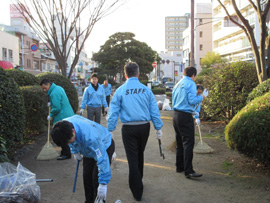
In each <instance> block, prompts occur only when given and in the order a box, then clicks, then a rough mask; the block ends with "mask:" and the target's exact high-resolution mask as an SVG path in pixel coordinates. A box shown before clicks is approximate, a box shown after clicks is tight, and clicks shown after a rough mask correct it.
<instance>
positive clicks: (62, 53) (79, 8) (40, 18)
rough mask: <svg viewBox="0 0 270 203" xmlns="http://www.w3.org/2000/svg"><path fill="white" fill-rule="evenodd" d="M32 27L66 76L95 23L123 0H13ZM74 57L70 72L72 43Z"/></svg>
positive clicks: (76, 60)
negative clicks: (47, 45)
mask: <svg viewBox="0 0 270 203" xmlns="http://www.w3.org/2000/svg"><path fill="white" fill-rule="evenodd" d="M13 1H14V2H15V3H17V4H16V7H17V9H18V10H19V11H20V13H21V14H22V15H23V16H24V18H25V20H26V21H27V22H28V24H29V25H30V27H31V28H32V29H33V30H34V32H35V33H36V34H37V35H38V36H39V37H40V39H41V40H42V41H43V42H47V43H48V44H49V47H48V49H50V50H51V51H52V52H53V54H54V56H55V59H56V61H57V63H58V66H59V69H60V70H61V72H62V74H63V75H64V76H67V74H68V78H70V77H71V75H72V72H73V69H74V67H75V66H76V64H77V63H78V60H79V56H80V53H81V51H82V50H83V47H84V44H85V42H86V40H87V38H88V37H89V36H90V34H91V31H92V30H93V28H94V25H95V24H96V23H97V22H98V21H99V20H100V19H102V18H103V17H105V16H106V15H108V14H110V13H111V12H113V11H114V8H115V7H117V6H118V5H119V4H120V2H121V1H122V0H13ZM74 46H75V57H74V59H73V61H72V63H71V67H70V71H69V73H67V60H68V58H69V57H70V54H71V50H72V47H74Z"/></svg>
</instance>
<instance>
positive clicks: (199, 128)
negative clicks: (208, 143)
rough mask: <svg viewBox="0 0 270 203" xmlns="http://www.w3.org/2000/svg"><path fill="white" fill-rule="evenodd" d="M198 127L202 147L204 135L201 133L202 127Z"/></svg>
mask: <svg viewBox="0 0 270 203" xmlns="http://www.w3.org/2000/svg"><path fill="white" fill-rule="evenodd" d="M197 126H198V130H199V135H200V141H201V145H202V144H203V142H202V133H201V127H200V125H197Z"/></svg>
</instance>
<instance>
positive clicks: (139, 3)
mask: <svg viewBox="0 0 270 203" xmlns="http://www.w3.org/2000/svg"><path fill="white" fill-rule="evenodd" d="M194 1H195V3H211V0H194ZM10 2H11V0H1V11H2V12H1V18H0V24H7V25H9V24H10V20H9V15H10V13H9V4H10ZM185 13H190V0H126V3H125V4H124V5H122V6H121V7H120V8H118V9H117V10H116V11H115V12H113V13H111V14H110V15H109V16H106V17H105V18H103V19H101V20H100V21H98V22H97V23H96V24H95V26H94V28H93V31H92V33H91V35H90V36H89V38H88V40H87V42H86V44H85V50H86V52H87V53H88V55H91V53H92V52H98V51H99V49H100V46H102V45H103V44H104V43H105V42H106V41H107V40H108V39H109V36H111V35H113V34H115V33H116V32H132V33H134V34H135V39H136V40H139V41H141V42H145V43H147V44H148V46H150V47H151V48H152V49H153V50H155V51H157V52H160V51H165V17H167V16H183V15H185Z"/></svg>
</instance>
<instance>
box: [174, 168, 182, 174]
mask: <svg viewBox="0 0 270 203" xmlns="http://www.w3.org/2000/svg"><path fill="white" fill-rule="evenodd" d="M183 171H184V169H178V168H177V169H176V173H182V172H183Z"/></svg>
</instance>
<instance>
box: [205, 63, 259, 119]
mask: <svg viewBox="0 0 270 203" xmlns="http://www.w3.org/2000/svg"><path fill="white" fill-rule="evenodd" d="M257 85H258V78H257V74H256V69H255V66H254V64H253V63H249V62H236V63H231V64H226V65H224V66H220V67H218V68H215V69H213V73H212V75H210V76H209V77H207V81H206V85H205V87H206V88H207V89H208V90H209V96H208V97H207V98H206V99H205V101H203V104H202V106H203V109H204V111H205V113H206V114H207V116H209V117H211V118H212V119H214V120H225V121H229V120H231V119H232V118H233V117H234V115H235V114H236V113H237V112H238V111H240V110H241V109H242V108H243V107H244V106H245V104H246V99H247V96H248V94H249V93H250V92H251V90H252V89H253V88H254V87H256V86H257Z"/></svg>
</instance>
